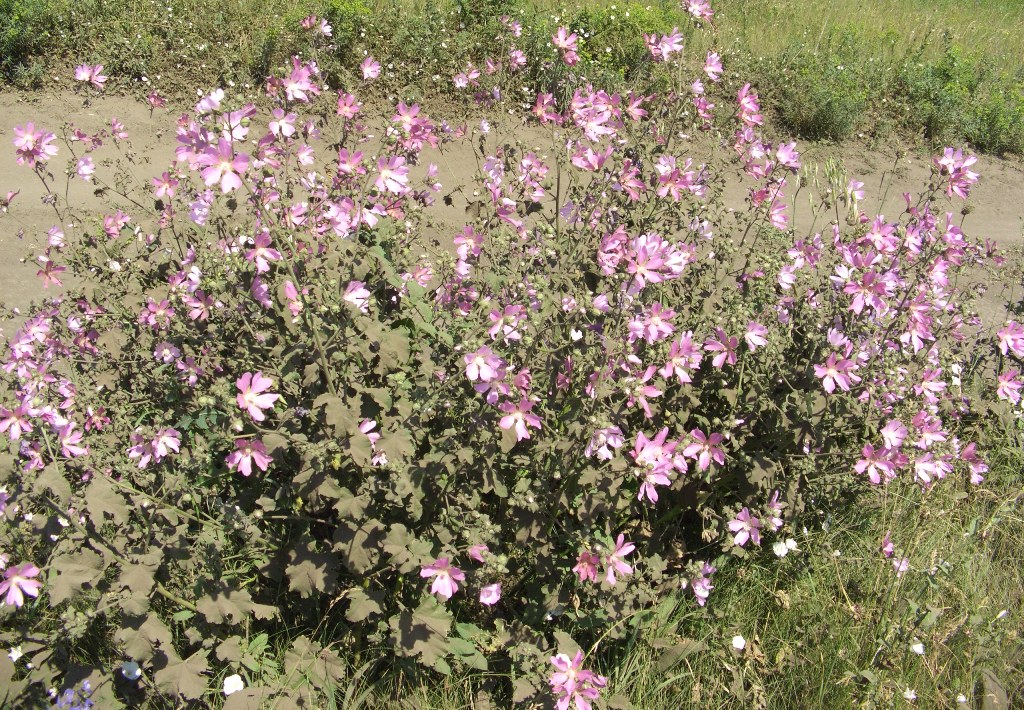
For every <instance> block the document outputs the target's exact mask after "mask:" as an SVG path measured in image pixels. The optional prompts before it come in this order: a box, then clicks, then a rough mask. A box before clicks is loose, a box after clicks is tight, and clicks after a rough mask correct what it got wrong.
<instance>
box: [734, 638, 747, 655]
mask: <svg viewBox="0 0 1024 710" xmlns="http://www.w3.org/2000/svg"><path fill="white" fill-rule="evenodd" d="M732 647H733V648H735V649H736V650H737V651H742V650H743V649H744V648H746V647H747V640H746V639H745V638H743V637H742V636H740V635H738V634H737V635H736V636H733V637H732Z"/></svg>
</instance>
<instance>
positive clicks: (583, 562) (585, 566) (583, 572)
mask: <svg viewBox="0 0 1024 710" xmlns="http://www.w3.org/2000/svg"><path fill="white" fill-rule="evenodd" d="M600 562H601V558H600V557H598V556H597V555H595V554H594V553H593V552H590V551H589V550H586V551H584V552H581V553H580V554H579V557H577V558H576V566H575V567H573V568H572V571H573V572H575V573H576V576H577V577H579V578H580V581H581V582H586V581H587V580H589V581H591V582H596V581H597V565H598V564H599V563H600Z"/></svg>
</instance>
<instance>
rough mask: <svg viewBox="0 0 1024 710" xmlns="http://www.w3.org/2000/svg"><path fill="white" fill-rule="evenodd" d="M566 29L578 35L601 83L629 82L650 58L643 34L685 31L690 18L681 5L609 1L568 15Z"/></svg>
mask: <svg viewBox="0 0 1024 710" xmlns="http://www.w3.org/2000/svg"><path fill="white" fill-rule="evenodd" d="M566 24H567V26H568V27H569V29H571V30H572V31H573V32H576V33H577V34H578V35H579V36H580V38H581V42H580V47H581V51H580V57H581V61H583V62H584V63H585V64H593V65H594V68H593V69H592V70H593V71H598V72H600V73H601V74H602V75H603V76H602V80H603V81H602V83H608V82H609V80H611V81H618V82H623V81H625V82H629V81H633V80H635V79H637V74H638V72H639V71H640V70H641V68H642V67H643V66H645V65H649V64H650V62H651V56H650V53H649V52H648V51H647V47H646V45H645V44H644V35H651V34H667V33H668V32H671V31H672V28H673V27H676V28H679V29H681V30H682V31H683V32H684V35H685V34H686V31H687V30H688V29H689V28H690V25H691V18H690V17H689V16H688V15H687V14H686V12H685V11H683V10H682V9H680V8H676V7H672V6H671V5H666V4H659V5H656V6H652V5H650V4H644V3H641V2H636V1H630V2H625V3H621V4H620V3H616V4H615V5H614V8H613V7H612V6H608V5H588V6H585V7H583V8H581V9H580V10H578V11H577V12H576V14H574V15H572V16H571V17H570V18H568V22H567V23H566Z"/></svg>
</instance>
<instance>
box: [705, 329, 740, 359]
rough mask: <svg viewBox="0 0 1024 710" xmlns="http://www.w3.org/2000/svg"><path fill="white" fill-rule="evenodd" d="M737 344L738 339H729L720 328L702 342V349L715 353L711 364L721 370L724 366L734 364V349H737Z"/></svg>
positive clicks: (738, 342) (734, 337)
mask: <svg viewBox="0 0 1024 710" xmlns="http://www.w3.org/2000/svg"><path fill="white" fill-rule="evenodd" d="M739 344H740V339H739V338H737V337H736V336H732V337H730V336H728V335H726V334H725V331H724V330H722V329H721V328H715V336H714V337H713V338H708V339H707V340H705V341H704V349H705V350H707V351H708V352H713V353H717V354H716V355H715V357H714V358H713V359H712V360H711V364H712V365H714V366H715V367H717V368H718V369H721V368H722V367H723V366H724V365H726V364H729V365H735V364H736V348H738V347H739Z"/></svg>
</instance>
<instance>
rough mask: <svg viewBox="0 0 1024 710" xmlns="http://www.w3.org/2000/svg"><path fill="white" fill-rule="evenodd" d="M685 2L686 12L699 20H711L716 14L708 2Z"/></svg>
mask: <svg viewBox="0 0 1024 710" xmlns="http://www.w3.org/2000/svg"><path fill="white" fill-rule="evenodd" d="M685 2H686V11H687V12H689V13H690V14H691V15H693V16H694V17H695V18H697V19H698V20H710V19H711V18H712V17H713V16H714V14H715V11H714V10H712V9H711V4H710V3H709V2H708V0H685Z"/></svg>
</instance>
